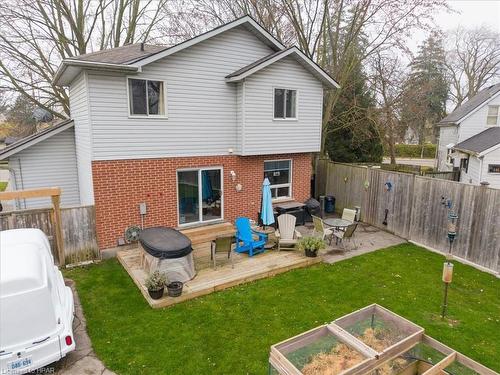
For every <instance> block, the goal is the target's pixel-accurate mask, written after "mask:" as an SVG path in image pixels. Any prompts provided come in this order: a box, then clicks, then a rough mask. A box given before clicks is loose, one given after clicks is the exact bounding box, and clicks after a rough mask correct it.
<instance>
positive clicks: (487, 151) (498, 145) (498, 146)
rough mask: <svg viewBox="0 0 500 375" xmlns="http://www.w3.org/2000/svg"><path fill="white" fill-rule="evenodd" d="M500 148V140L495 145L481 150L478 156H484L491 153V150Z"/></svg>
mask: <svg viewBox="0 0 500 375" xmlns="http://www.w3.org/2000/svg"><path fill="white" fill-rule="evenodd" d="M499 148H500V142H498V143H497V144H496V145H495V146H493V147H490V148H488V149H486V150H484V151H483V152H480V153H479V154H478V156H479V157H482V156H484V155H486V154H489V153H490V152H493V151H495V150H497V149H499Z"/></svg>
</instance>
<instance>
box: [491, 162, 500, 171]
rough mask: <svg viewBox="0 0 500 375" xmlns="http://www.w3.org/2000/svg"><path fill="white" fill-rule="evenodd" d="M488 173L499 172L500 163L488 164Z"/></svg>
mask: <svg viewBox="0 0 500 375" xmlns="http://www.w3.org/2000/svg"><path fill="white" fill-rule="evenodd" d="M488 173H500V164H488Z"/></svg>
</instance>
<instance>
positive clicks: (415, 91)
mask: <svg viewBox="0 0 500 375" xmlns="http://www.w3.org/2000/svg"><path fill="white" fill-rule="evenodd" d="M410 69H411V72H410V74H409V77H408V79H407V81H406V83H405V87H404V89H403V90H404V97H405V100H404V103H403V108H402V120H403V122H404V123H405V124H406V126H407V127H410V128H411V129H413V131H414V132H415V133H416V134H418V138H419V143H420V144H423V143H424V142H425V141H430V142H433V143H434V142H435V141H436V137H437V134H438V129H437V127H436V126H435V124H436V123H437V122H439V121H440V120H441V119H442V118H443V117H445V116H446V100H447V99H448V92H449V85H448V82H447V79H446V65H445V52H444V48H443V43H442V39H441V37H440V35H439V34H438V33H437V32H433V33H431V34H430V35H429V37H428V38H427V39H426V40H425V41H424V42H423V44H422V45H420V47H419V50H418V53H417V56H416V57H415V58H414V59H413V61H412V62H411V63H410Z"/></svg>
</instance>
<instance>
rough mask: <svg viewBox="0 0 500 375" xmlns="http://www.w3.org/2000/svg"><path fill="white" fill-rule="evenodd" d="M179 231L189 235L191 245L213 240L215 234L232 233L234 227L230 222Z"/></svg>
mask: <svg viewBox="0 0 500 375" xmlns="http://www.w3.org/2000/svg"><path fill="white" fill-rule="evenodd" d="M181 232H182V233H183V234H185V235H186V236H188V237H189V239H190V240H191V244H192V245H199V244H202V243H205V242H210V241H213V240H215V238H216V237H217V236H225V235H231V234H234V233H235V229H234V226H233V224H231V223H220V224H212V225H206V226H202V227H197V228H189V229H183V230H181Z"/></svg>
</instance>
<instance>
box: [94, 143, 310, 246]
mask: <svg viewBox="0 0 500 375" xmlns="http://www.w3.org/2000/svg"><path fill="white" fill-rule="evenodd" d="M290 158H291V159H292V160H293V161H292V173H293V178H292V184H293V185H292V195H293V198H294V199H295V200H297V201H301V202H303V201H305V200H306V199H307V198H309V196H310V177H311V173H312V166H311V160H312V159H311V154H308V153H307V154H288V155H265V156H234V155H228V156H213V157H181V158H164V159H134V160H111V161H94V162H92V176H93V180H94V197H95V207H96V221H97V240H98V244H99V247H100V248H101V249H106V248H110V247H115V246H116V245H117V239H118V238H119V237H123V233H124V231H125V229H126V228H127V227H128V226H130V225H133V224H134V225H139V224H140V222H141V217H140V215H139V206H138V205H139V203H141V202H146V204H147V209H148V211H147V215H146V216H145V222H144V225H145V227H151V226H156V225H165V226H171V227H176V226H177V225H178V222H177V220H178V218H177V186H176V178H177V176H176V171H177V169H182V168H195V167H208V166H222V167H223V174H224V176H223V180H224V219H225V220H229V221H234V219H236V218H237V217H238V216H248V217H250V218H253V219H255V218H256V216H257V212H258V211H259V208H260V207H259V206H260V196H261V183H262V179H263V175H264V160H276V159H290ZM231 170H234V171H235V172H236V175H237V178H236V181H235V182H233V181H232V180H231V177H230V175H229V171H231ZM238 183H240V184H242V185H243V189H242V191H241V192H237V191H236V189H235V185H236V184H238Z"/></svg>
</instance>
